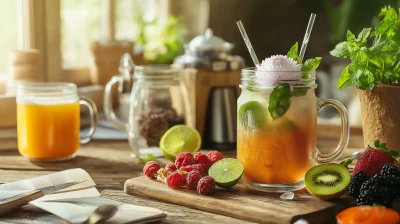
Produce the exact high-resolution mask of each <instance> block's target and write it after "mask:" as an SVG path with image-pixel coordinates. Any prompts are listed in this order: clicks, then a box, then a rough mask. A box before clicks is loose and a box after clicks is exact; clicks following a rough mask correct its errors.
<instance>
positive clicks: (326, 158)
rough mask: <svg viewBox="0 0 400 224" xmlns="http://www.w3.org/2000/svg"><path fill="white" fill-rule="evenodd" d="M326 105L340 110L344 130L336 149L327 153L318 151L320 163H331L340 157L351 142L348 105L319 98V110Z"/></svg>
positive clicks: (318, 161) (317, 158) (317, 160)
mask: <svg viewBox="0 0 400 224" xmlns="http://www.w3.org/2000/svg"><path fill="white" fill-rule="evenodd" d="M325 106H333V107H334V108H336V109H337V110H338V111H339V114H340V118H341V120H342V130H341V136H340V141H339V145H338V146H337V147H336V149H335V150H334V151H333V152H331V153H327V154H324V153H321V152H319V151H318V152H317V156H316V162H317V163H319V164H320V163H329V162H332V161H334V160H336V159H338V158H339V157H340V156H341V155H342V153H343V151H344V150H345V149H346V147H347V144H348V143H349V132H350V130H349V129H350V127H349V119H348V115H347V110H346V107H344V105H343V104H342V103H340V102H339V101H337V100H331V99H327V100H322V99H318V101H317V110H318V111H319V110H320V109H321V108H323V107H325Z"/></svg>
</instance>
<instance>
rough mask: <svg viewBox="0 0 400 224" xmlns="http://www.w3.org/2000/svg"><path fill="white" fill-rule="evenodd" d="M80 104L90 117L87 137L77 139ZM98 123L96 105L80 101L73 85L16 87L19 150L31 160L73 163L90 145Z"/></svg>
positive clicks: (37, 84)
mask: <svg viewBox="0 0 400 224" xmlns="http://www.w3.org/2000/svg"><path fill="white" fill-rule="evenodd" d="M80 104H83V105H85V106H87V107H88V109H89V112H90V116H91V128H90V131H89V136H87V137H84V138H83V139H81V138H80V136H79V134H80ZM96 121H97V109H96V105H94V104H93V102H92V101H91V100H89V99H79V96H78V91H77V87H76V85H75V84H72V83H23V84H18V85H17V129H18V130H17V132H18V150H19V152H20V153H21V155H23V156H25V157H27V158H29V159H33V160H47V161H59V160H66V159H72V158H74V157H75V153H76V151H77V150H78V149H79V145H80V144H81V143H87V142H89V141H90V139H91V137H92V135H93V133H94V131H95V125H96Z"/></svg>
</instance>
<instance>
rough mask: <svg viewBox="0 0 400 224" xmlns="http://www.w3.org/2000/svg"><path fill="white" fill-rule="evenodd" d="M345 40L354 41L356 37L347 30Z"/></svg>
mask: <svg viewBox="0 0 400 224" xmlns="http://www.w3.org/2000/svg"><path fill="white" fill-rule="evenodd" d="M346 39H347V41H349V42H350V41H354V40H355V39H356V36H355V35H354V34H353V33H352V32H351V31H350V30H348V31H347V33H346Z"/></svg>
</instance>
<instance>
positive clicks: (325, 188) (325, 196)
mask: <svg viewBox="0 0 400 224" xmlns="http://www.w3.org/2000/svg"><path fill="white" fill-rule="evenodd" d="M350 180H351V176H350V173H349V171H348V170H347V169H346V167H344V166H343V165H340V164H336V163H328V164H322V165H318V166H314V167H313V168H311V169H310V170H308V171H307V173H306V176H305V178H304V181H305V184H306V188H307V191H308V192H309V193H310V194H311V195H313V196H315V197H317V198H320V199H322V200H331V199H336V198H340V196H342V195H343V194H344V193H346V190H347V187H348V186H349V184H350Z"/></svg>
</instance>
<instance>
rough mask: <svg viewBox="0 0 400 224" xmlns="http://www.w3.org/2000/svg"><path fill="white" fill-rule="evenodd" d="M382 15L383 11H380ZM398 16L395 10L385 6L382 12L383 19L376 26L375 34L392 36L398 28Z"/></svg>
mask: <svg viewBox="0 0 400 224" xmlns="http://www.w3.org/2000/svg"><path fill="white" fill-rule="evenodd" d="M381 14H382V15H383V13H382V12H381ZM398 23H399V20H398V16H397V13H396V10H395V9H393V8H387V9H386V10H385V12H384V18H383V20H382V21H381V22H380V23H378V25H377V26H376V30H375V33H376V35H377V36H379V35H384V36H386V37H387V38H390V37H391V36H393V34H394V32H395V31H396V30H397V29H398Z"/></svg>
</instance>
